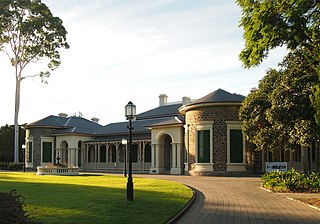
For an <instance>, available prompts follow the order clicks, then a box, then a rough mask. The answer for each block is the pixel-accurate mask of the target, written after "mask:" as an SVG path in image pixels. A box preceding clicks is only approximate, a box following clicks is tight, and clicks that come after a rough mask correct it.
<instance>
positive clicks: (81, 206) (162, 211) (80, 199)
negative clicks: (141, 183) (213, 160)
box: [0, 178, 188, 224]
mask: <svg viewBox="0 0 320 224" xmlns="http://www.w3.org/2000/svg"><path fill="white" fill-rule="evenodd" d="M71 179H72V178H71ZM0 183H1V185H0V191H3V192H8V191H10V190H11V189H17V192H18V193H19V194H21V195H23V196H24V197H25V204H26V205H27V206H26V210H27V211H28V214H30V215H31V216H34V217H35V218H36V219H38V220H40V221H42V222H43V223H48V224H49V223H59V224H61V223H79V224H80V223H107V222H109V223H165V222H166V221H168V220H170V218H172V217H173V216H175V215H176V214H177V213H178V212H179V211H180V210H181V209H182V208H183V207H184V206H185V204H186V203H187V201H188V199H186V198H184V200H182V199H183V198H180V196H179V195H177V194H176V193H175V192H174V191H173V192H171V191H170V192H162V191H159V189H156V190H155V191H153V190H144V189H141V188H139V189H134V201H133V202H128V201H127V199H126V189H125V186H126V185H125V181H124V185H123V188H116V187H107V186H106V187H100V186H84V185H75V184H61V183H30V182H29V183H26V182H11V181H9V182H6V181H3V180H0Z"/></svg>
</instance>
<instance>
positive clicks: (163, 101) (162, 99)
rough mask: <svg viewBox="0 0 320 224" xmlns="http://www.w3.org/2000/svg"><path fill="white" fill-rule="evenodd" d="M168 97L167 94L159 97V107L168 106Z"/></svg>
mask: <svg viewBox="0 0 320 224" xmlns="http://www.w3.org/2000/svg"><path fill="white" fill-rule="evenodd" d="M167 100H168V96H167V95H166V94H160V95H159V106H164V105H167Z"/></svg>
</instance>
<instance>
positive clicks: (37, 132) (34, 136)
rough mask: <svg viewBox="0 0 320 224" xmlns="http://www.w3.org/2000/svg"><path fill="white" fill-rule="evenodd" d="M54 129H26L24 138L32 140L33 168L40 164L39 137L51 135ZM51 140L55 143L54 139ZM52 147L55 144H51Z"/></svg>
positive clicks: (54, 146)
mask: <svg viewBox="0 0 320 224" xmlns="http://www.w3.org/2000/svg"><path fill="white" fill-rule="evenodd" d="M55 131H56V129H53V128H30V129H27V130H26V140H27V141H31V142H32V144H33V149H34V150H33V153H32V163H33V166H32V169H33V170H35V169H36V167H37V166H40V165H41V138H44V137H52V133H54V132H55ZM53 142H54V144H55V141H53ZM53 148H56V145H53ZM37 149H40V150H37Z"/></svg>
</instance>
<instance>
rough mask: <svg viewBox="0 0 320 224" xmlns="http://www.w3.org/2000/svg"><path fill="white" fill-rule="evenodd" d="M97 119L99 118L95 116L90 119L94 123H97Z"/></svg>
mask: <svg viewBox="0 0 320 224" xmlns="http://www.w3.org/2000/svg"><path fill="white" fill-rule="evenodd" d="M99 120H100V119H99V118H96V117H93V118H91V121H92V122H94V123H96V124H98V122H99Z"/></svg>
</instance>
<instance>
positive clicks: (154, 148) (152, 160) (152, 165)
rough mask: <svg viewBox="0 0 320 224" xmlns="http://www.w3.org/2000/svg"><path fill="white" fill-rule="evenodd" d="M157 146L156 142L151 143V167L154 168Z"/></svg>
mask: <svg viewBox="0 0 320 224" xmlns="http://www.w3.org/2000/svg"><path fill="white" fill-rule="evenodd" d="M155 155H156V146H155V145H154V144H151V168H154V167H155V166H156V157H155Z"/></svg>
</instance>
